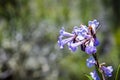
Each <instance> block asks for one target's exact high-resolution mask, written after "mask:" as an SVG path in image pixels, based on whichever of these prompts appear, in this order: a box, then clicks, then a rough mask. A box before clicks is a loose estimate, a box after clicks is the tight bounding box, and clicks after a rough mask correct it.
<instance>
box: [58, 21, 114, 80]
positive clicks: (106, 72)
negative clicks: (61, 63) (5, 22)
mask: <svg viewBox="0 0 120 80" xmlns="http://www.w3.org/2000/svg"><path fill="white" fill-rule="evenodd" d="M98 28H99V22H98V21H97V20H93V21H89V22H88V27H87V26H86V25H80V26H79V27H78V26H75V27H74V28H73V31H72V32H71V33H69V32H66V31H65V29H64V27H62V29H61V30H60V32H59V34H60V35H59V38H58V45H59V47H60V48H61V49H62V48H64V46H65V45H67V46H68V49H69V50H71V51H73V52H75V51H76V50H77V49H79V48H78V47H80V49H81V50H82V51H84V52H85V53H87V54H88V55H89V56H90V57H89V58H88V59H87V60H86V64H87V66H88V67H89V68H91V67H93V66H95V70H94V71H93V72H90V76H91V77H92V79H93V80H106V78H107V77H111V76H112V72H113V68H112V66H105V63H101V64H100V63H99V61H98V58H97V48H96V47H97V46H98V45H99V44H100V43H99V40H98V38H97V36H96V33H97V30H98Z"/></svg>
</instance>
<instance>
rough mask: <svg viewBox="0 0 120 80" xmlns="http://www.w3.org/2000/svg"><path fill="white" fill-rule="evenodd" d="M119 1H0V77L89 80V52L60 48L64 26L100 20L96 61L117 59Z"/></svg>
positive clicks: (114, 62)
mask: <svg viewBox="0 0 120 80" xmlns="http://www.w3.org/2000/svg"><path fill="white" fill-rule="evenodd" d="M119 3H120V2H119V0H0V79H1V80H87V79H88V78H87V77H86V76H85V74H89V72H90V71H92V70H91V69H89V68H87V67H86V59H87V58H88V57H89V56H88V55H87V54H85V53H83V52H82V51H80V50H78V51H77V52H75V53H74V54H72V53H73V52H70V51H69V50H68V49H67V48H65V49H63V50H60V49H59V47H58V46H57V37H58V35H59V30H60V28H61V27H62V26H64V27H65V29H66V30H68V31H71V30H72V28H73V26H75V25H77V26H79V25H80V24H86V25H87V22H88V21H89V20H93V19H97V20H99V21H100V27H101V28H100V30H99V31H98V33H97V36H98V38H99V39H100V42H101V44H100V46H99V47H98V56H99V60H100V62H103V61H105V62H106V64H107V65H112V66H113V68H114V73H113V74H114V75H113V76H112V78H110V79H109V80H113V79H114V77H115V72H116V69H117V66H118V64H119V63H120V49H119V48H120V4H119Z"/></svg>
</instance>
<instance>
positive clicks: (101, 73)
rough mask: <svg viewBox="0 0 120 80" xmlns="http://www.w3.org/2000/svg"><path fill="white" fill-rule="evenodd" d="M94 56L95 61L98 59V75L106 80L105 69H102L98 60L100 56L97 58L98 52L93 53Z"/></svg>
mask: <svg viewBox="0 0 120 80" xmlns="http://www.w3.org/2000/svg"><path fill="white" fill-rule="evenodd" d="M92 56H93V58H94V59H95V61H96V64H95V67H96V69H97V73H98V75H99V76H100V78H102V80H106V79H105V75H104V73H103V71H102V70H101V69H100V64H99V62H98V58H97V55H96V53H95V54H92Z"/></svg>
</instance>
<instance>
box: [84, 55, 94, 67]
mask: <svg viewBox="0 0 120 80" xmlns="http://www.w3.org/2000/svg"><path fill="white" fill-rule="evenodd" d="M86 62H87V66H88V67H89V68H91V67H93V66H94V65H95V63H96V61H95V59H94V58H93V57H92V56H91V57H90V58H88V59H87V60H86Z"/></svg>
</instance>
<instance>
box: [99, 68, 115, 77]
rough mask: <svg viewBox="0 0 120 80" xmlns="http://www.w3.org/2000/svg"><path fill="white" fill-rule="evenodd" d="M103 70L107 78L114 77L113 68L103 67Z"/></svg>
mask: <svg viewBox="0 0 120 80" xmlns="http://www.w3.org/2000/svg"><path fill="white" fill-rule="evenodd" d="M101 69H102V70H103V72H104V73H105V75H106V76H108V77H111V76H112V72H113V68H112V66H108V67H105V66H102V67H101Z"/></svg>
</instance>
